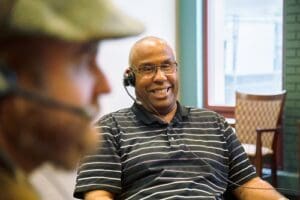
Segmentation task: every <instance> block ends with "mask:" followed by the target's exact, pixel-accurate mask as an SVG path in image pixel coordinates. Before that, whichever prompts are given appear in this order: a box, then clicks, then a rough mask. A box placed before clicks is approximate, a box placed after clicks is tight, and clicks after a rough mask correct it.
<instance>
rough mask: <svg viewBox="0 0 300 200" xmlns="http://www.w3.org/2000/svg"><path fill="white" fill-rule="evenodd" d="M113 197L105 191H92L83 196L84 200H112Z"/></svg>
mask: <svg viewBox="0 0 300 200" xmlns="http://www.w3.org/2000/svg"><path fill="white" fill-rule="evenodd" d="M113 199H114V195H113V194H112V193H110V192H107V191H105V190H94V191H91V192H88V193H86V194H85V195H84V200H113Z"/></svg>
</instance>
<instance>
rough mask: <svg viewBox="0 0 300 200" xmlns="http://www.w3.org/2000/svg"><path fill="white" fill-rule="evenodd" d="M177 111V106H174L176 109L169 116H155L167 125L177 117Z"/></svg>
mask: <svg viewBox="0 0 300 200" xmlns="http://www.w3.org/2000/svg"><path fill="white" fill-rule="evenodd" d="M176 111H177V105H176V106H174V108H173V109H172V110H171V111H170V112H168V113H167V114H159V115H158V114H156V113H154V115H155V116H157V117H158V118H159V119H161V120H162V121H164V122H166V123H170V122H171V121H172V119H173V117H174V116H175V113H176Z"/></svg>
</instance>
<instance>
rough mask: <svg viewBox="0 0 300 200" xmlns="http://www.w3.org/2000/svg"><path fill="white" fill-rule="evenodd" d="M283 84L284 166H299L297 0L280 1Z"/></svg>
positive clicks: (299, 20) (299, 38) (299, 22)
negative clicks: (282, 25) (282, 33)
mask: <svg viewBox="0 0 300 200" xmlns="http://www.w3.org/2000/svg"><path fill="white" fill-rule="evenodd" d="M284 4H285V5H284V6H285V9H284V13H285V14H284V39H283V40H284V41H283V42H284V43H283V44H284V49H283V50H284V51H283V52H284V57H283V58H284V87H285V89H286V90H287V99H286V105H285V113H284V117H285V118H284V169H285V170H288V171H293V172H296V171H297V169H299V156H297V153H296V152H298V151H297V148H299V146H300V144H299V138H298V132H297V129H296V121H297V120H299V119H300V0H285V1H284Z"/></svg>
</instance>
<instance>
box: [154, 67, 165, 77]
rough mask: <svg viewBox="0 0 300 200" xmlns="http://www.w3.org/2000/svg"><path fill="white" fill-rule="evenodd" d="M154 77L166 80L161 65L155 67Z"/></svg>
mask: <svg viewBox="0 0 300 200" xmlns="http://www.w3.org/2000/svg"><path fill="white" fill-rule="evenodd" d="M153 77H154V80H166V79H167V77H166V74H165V72H164V71H162V70H161V68H160V66H157V67H156V68H155V72H154V75H153Z"/></svg>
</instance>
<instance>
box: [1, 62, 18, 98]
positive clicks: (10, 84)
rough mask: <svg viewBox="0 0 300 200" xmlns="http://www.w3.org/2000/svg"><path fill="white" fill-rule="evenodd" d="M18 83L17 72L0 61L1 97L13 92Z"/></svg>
mask: <svg viewBox="0 0 300 200" xmlns="http://www.w3.org/2000/svg"><path fill="white" fill-rule="evenodd" d="M16 84H17V77H16V75H15V73H14V72H13V71H12V70H11V69H9V68H8V67H7V66H6V65H5V64H4V63H2V62H1V61H0V98H2V97H5V96H7V95H8V94H10V93H12V92H13V91H14V89H15V87H16Z"/></svg>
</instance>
